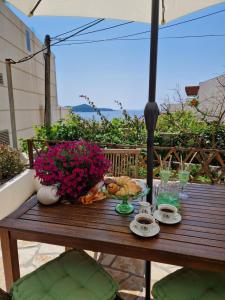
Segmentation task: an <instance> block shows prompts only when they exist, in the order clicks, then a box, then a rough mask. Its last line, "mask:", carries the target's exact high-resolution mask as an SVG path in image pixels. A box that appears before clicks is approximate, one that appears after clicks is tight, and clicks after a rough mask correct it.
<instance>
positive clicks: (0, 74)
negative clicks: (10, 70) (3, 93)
mask: <svg viewBox="0 0 225 300" xmlns="http://www.w3.org/2000/svg"><path fill="white" fill-rule="evenodd" d="M0 85H4V79H3V74H2V73H0Z"/></svg>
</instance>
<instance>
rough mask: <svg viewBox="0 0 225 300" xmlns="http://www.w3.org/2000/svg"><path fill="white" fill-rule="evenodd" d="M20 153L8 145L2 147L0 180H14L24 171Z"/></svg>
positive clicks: (0, 153) (0, 150)
mask: <svg viewBox="0 0 225 300" xmlns="http://www.w3.org/2000/svg"><path fill="white" fill-rule="evenodd" d="M24 168H25V167H24V164H23V162H22V161H21V158H20V152H19V151H18V150H15V149H12V148H10V147H9V146H6V145H0V180H1V181H4V180H7V179H10V178H12V177H13V176H15V175H17V174H19V173H20V172H22V171H23V170H24Z"/></svg>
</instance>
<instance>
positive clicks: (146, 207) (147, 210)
mask: <svg viewBox="0 0 225 300" xmlns="http://www.w3.org/2000/svg"><path fill="white" fill-rule="evenodd" d="M139 204H140V208H139V214H151V205H150V203H148V202H147V201H140V202H139Z"/></svg>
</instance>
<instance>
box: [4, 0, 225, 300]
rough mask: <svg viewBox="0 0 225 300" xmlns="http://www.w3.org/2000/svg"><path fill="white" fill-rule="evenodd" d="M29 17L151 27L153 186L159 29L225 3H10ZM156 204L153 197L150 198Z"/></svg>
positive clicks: (209, 0) (149, 115)
mask: <svg viewBox="0 0 225 300" xmlns="http://www.w3.org/2000/svg"><path fill="white" fill-rule="evenodd" d="M8 2H10V3H11V4H12V5H14V6H15V7H16V8H17V9H19V10H20V11H22V12H24V13H25V14H26V15H28V16H77V17H78V16H79V17H91V18H110V19H120V20H129V21H136V22H144V23H151V49H150V74H149V95H148V103H147V104H146V107H145V121H146V127H147V131H148V139H147V150H148V152H147V153H148V156H147V183H148V186H149V187H150V188H152V186H153V140H154V129H155V125H156V121H157V118H158V114H159V110H158V106H157V103H156V102H155V94H156V71H157V48H158V25H159V22H161V23H162V24H163V23H165V22H169V21H172V20H174V19H177V18H179V17H181V16H184V15H186V14H189V13H192V12H194V11H198V10H200V9H203V8H206V7H209V6H212V5H215V4H218V3H225V1H221V0H8ZM148 201H149V202H150V203H151V202H152V193H149V195H148ZM150 273H151V264H150V262H147V263H146V276H145V279H146V300H150V284H149V282H150Z"/></svg>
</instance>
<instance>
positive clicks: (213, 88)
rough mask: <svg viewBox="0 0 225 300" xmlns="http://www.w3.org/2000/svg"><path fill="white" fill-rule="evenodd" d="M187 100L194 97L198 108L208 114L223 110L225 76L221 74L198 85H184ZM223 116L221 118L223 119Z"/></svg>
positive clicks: (224, 108)
mask: <svg viewBox="0 0 225 300" xmlns="http://www.w3.org/2000/svg"><path fill="white" fill-rule="evenodd" d="M185 91H186V95H187V97H188V100H191V99H193V98H196V99H197V100H198V102H199V108H200V109H201V110H202V111H205V112H206V111H207V112H208V113H209V114H212V115H218V114H219V112H220V111H225V76H224V75H221V76H218V77H215V78H212V79H209V80H206V81H203V82H200V83H199V85H198V86H186V87H185ZM224 119H225V118H223V120H224Z"/></svg>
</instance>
